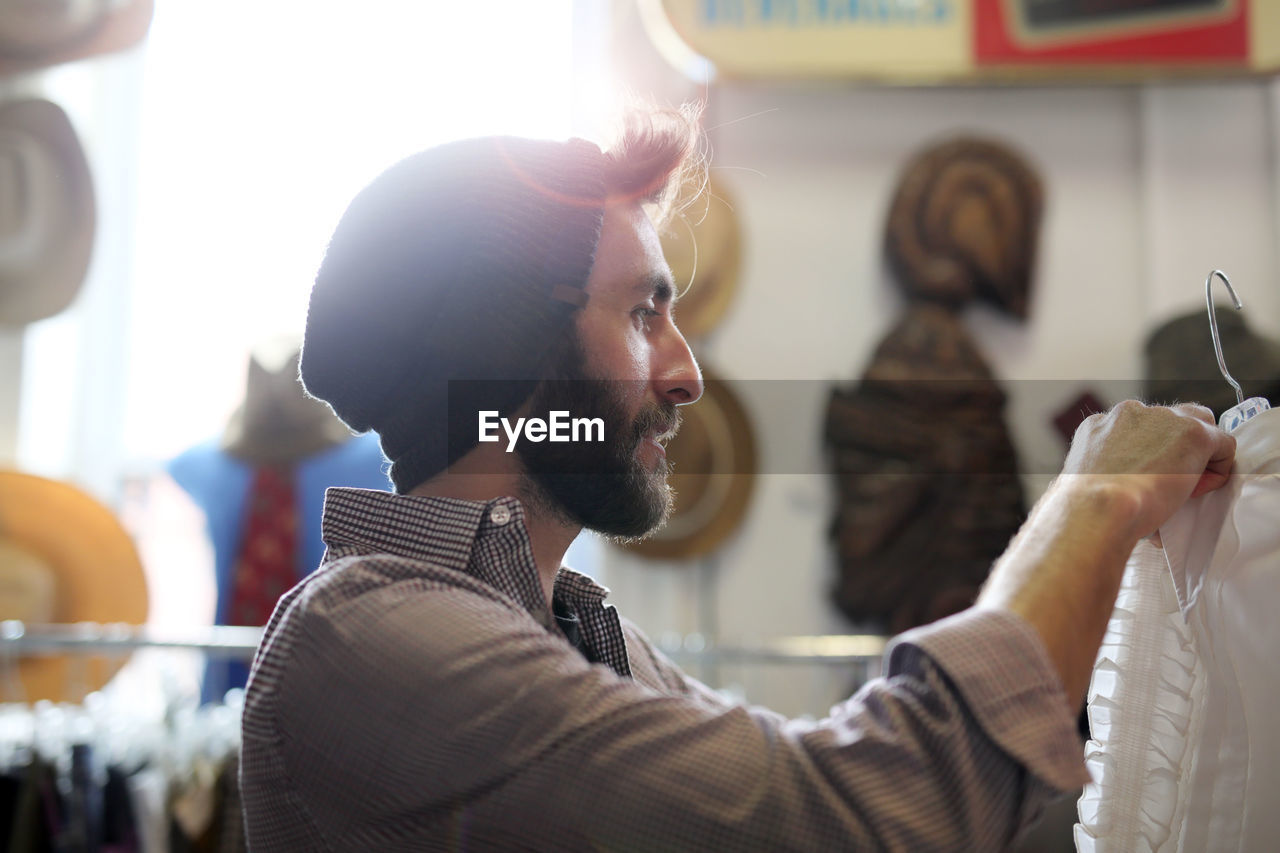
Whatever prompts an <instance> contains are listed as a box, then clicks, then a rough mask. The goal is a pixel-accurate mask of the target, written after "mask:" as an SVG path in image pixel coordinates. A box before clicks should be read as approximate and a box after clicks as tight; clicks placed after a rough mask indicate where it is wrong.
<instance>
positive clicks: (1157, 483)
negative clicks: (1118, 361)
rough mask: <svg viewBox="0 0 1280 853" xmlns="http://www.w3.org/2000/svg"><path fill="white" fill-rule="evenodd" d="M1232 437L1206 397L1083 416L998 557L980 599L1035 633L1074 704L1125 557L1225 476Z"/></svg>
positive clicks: (1081, 695) (1122, 407)
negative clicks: (1059, 463)
mask: <svg viewBox="0 0 1280 853" xmlns="http://www.w3.org/2000/svg"><path fill="white" fill-rule="evenodd" d="M1234 457H1235V439H1234V438H1232V437H1231V436H1230V435H1228V434H1227V433H1225V432H1223V431H1222V430H1220V429H1218V428H1217V427H1216V426H1214V420H1213V413H1212V412H1210V411H1209V410H1208V409H1206V408H1204V407H1203V406H1196V405H1191V404H1184V405H1179V406H1174V407H1172V408H1163V407H1148V406H1144V405H1142V404H1141V403H1137V402H1134V401H1127V402H1124V403H1121V404H1119V405H1118V406H1116V407H1115V408H1113V409H1112V410H1111V411H1109V412H1107V413H1106V414H1105V415H1093V416H1092V417H1090V418H1089V419H1087V420H1086V421H1085V422H1084V423H1083V424H1081V426H1080V429H1079V430H1077V431H1076V435H1075V438H1074V440H1073V441H1072V443H1071V451H1070V453H1069V454H1068V455H1067V461H1066V464H1065V465H1064V467H1063V472H1062V475H1061V476H1060V477H1058V479H1057V480H1055V481H1054V483H1053V485H1052V486H1051V487H1050V488H1049V490H1048V492H1046V493H1045V495H1044V497H1043V498H1041V500H1040V501H1039V502H1038V503H1037V504H1036V506H1035V508H1034V509H1033V510H1032V511H1031V515H1030V517H1029V518H1028V519H1027V521H1026V523H1025V524H1024V525H1023V527H1022V530H1021V531H1019V533H1018V535H1017V536H1016V537H1014V540H1013V542H1012V543H1011V544H1010V546H1009V548H1008V550H1006V551H1005V553H1004V555H1003V556H1002V557H1001V558H1000V560H999V561H998V562H997V563H996V566H995V568H994V569H993V570H992V573H991V577H990V579H989V580H988V582H987V585H986V586H985V588H984V589H983V591H982V594H981V595H980V596H979V598H978V603H977V606H978V607H979V608H993V609H1000V610H1007V611H1010V612H1013V613H1016V614H1018V615H1019V616H1021V617H1022V618H1023V619H1025V620H1026V621H1027V622H1028V623H1030V624H1031V626H1032V627H1033V628H1034V629H1035V630H1036V632H1037V633H1038V634H1039V635H1040V638H1041V640H1042V641H1043V642H1044V645H1045V648H1046V650H1047V651H1048V653H1049V657H1050V659H1051V660H1052V661H1053V664H1054V667H1055V668H1056V669H1057V671H1058V675H1059V676H1060V677H1061V679H1062V684H1063V687H1064V688H1065V689H1066V693H1067V699H1068V701H1070V702H1071V703H1072V707H1073V708H1078V707H1079V706H1080V704H1081V703H1082V702H1083V701H1084V695H1085V690H1086V689H1087V688H1088V685H1089V678H1090V675H1091V674H1092V672H1093V663H1094V659H1095V657H1096V656H1097V653H1098V646H1099V644H1100V643H1101V642H1102V635H1103V632H1104V631H1105V630H1106V627H1107V620H1108V619H1109V618H1110V616H1111V610H1112V608H1113V607H1114V606H1115V600H1116V593H1117V591H1118V590H1119V587H1120V577H1121V574H1122V573H1123V570H1124V565H1125V561H1126V560H1127V559H1128V557H1129V553H1130V552H1131V551H1132V550H1133V547H1134V545H1136V544H1137V543H1138V541H1139V540H1140V539H1142V538H1143V537H1145V536H1150V535H1152V534H1153V533H1155V532H1156V530H1157V529H1158V528H1159V526H1160V525H1161V524H1162V523H1164V521H1166V520H1167V519H1168V518H1169V517H1170V516H1171V515H1173V513H1174V512H1175V511H1177V509H1178V507H1180V506H1181V505H1182V504H1183V503H1184V502H1185V501H1186V500H1187V498H1189V497H1191V496H1193V495H1199V494H1203V493H1204V492H1207V491H1211V490H1213V489H1216V488H1218V487H1220V486H1221V485H1222V484H1223V483H1225V482H1226V480H1227V477H1228V476H1229V474H1230V471H1231V464H1232V461H1233V459H1234Z"/></svg>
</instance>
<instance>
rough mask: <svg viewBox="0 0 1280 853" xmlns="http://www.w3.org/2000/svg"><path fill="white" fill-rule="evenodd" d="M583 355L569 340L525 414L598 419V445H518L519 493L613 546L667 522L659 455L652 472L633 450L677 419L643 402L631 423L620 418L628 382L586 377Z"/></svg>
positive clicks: (667, 497) (666, 432)
mask: <svg viewBox="0 0 1280 853" xmlns="http://www.w3.org/2000/svg"><path fill="white" fill-rule="evenodd" d="M584 362H585V357H584V356H583V354H582V351H581V347H580V346H579V345H578V344H577V341H576V340H573V341H570V342H569V343H568V345H567V346H566V348H565V350H564V351H563V354H562V355H561V356H560V358H559V364H558V365H557V366H556V368H555V369H554V371H553V375H554V376H555V377H556V378H554V379H551V380H548V381H545V382H543V383H542V384H541V385H539V387H538V389H537V390H536V391H535V392H534V395H533V398H532V399H531V401H530V404H529V413H528V416H529V417H538V418H544V419H547V420H548V421H549V420H550V413H551V412H568V413H569V415H568V416H569V417H570V418H574V419H577V418H600V419H602V420H603V421H604V440H603V441H575V442H572V443H568V444H565V443H553V442H550V441H542V442H536V443H535V442H531V441H522V442H520V444H518V445H517V447H516V452H517V454H518V455H519V456H520V459H521V461H522V462H523V464H524V468H525V477H524V483H523V484H522V490H521V491H522V495H521V497H522V498H524V499H525V500H526V501H527V502H529V503H531V504H533V505H534V506H536V507H537V508H539V509H541V510H543V511H547V512H551V513H552V514H554V515H556V516H558V517H559V518H561V519H562V520H564V521H566V522H569V523H572V524H578V525H581V526H583V527H586V528H588V529H589V530H594V531H596V532H597V533H601V534H604V535H605V536H608V537H610V538H615V539H617V540H619V541H630V540H635V539H640V538H643V537H644V536H645V535H647V534H649V533H652V532H653V531H655V530H657V529H658V528H660V527H661V526H662V525H663V524H665V523H666V521H667V518H668V517H669V516H670V515H671V508H672V505H673V503H674V499H675V495H674V492H673V491H672V489H671V487H670V486H669V485H668V484H667V477H668V475H669V474H670V472H671V468H670V465H669V464H668V463H667V460H666V457H665V456H663V457H661V458H659V460H658V462H657V463H656V464H655V465H654V466H653V467H652V468H649V467H648V466H646V465H645V463H643V462H642V461H641V460H640V458H639V457H638V456H637V453H636V451H637V450H638V449H639V448H640V444H641V442H643V441H644V440H645V438H646V437H650V436H657V437H659V438H662V439H665V438H669V437H670V436H671V435H674V434H675V431H676V429H677V428H678V427H679V423H680V417H679V413H678V411H677V410H676V407H675V405H674V404H672V403H669V402H668V403H665V404H659V405H655V404H653V403H648V402H646V403H645V404H644V408H642V409H641V410H640V412H639V413H637V414H636V415H635V417H634V418H632V417H629V416H628V414H627V407H626V402H625V401H626V398H625V396H624V391H625V390H626V389H627V388H628V387H630V386H632V385H643V384H644V383H633V382H627V381H613V380H606V379H591V378H588V377H587V376H586V375H585V372H584Z"/></svg>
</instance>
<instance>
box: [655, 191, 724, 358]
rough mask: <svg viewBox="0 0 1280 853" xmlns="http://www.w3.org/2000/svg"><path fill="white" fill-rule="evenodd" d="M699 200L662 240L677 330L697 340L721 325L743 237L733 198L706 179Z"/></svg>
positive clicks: (672, 226) (673, 224)
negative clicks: (675, 293)
mask: <svg viewBox="0 0 1280 853" xmlns="http://www.w3.org/2000/svg"><path fill="white" fill-rule="evenodd" d="M700 199H701V200H700V201H699V202H698V203H696V204H695V205H693V206H692V207H691V208H690V209H689V210H687V211H685V213H684V215H683V217H681V218H680V219H678V220H677V221H676V222H674V223H672V225H671V230H670V231H669V233H666V234H664V235H663V236H662V254H663V255H664V256H665V257H666V260H667V264H668V265H669V266H670V267H671V276H672V278H673V279H674V280H675V282H676V286H677V287H678V288H680V289H681V295H680V303H679V306H680V307H679V313H678V317H679V323H680V331H681V332H682V333H683V334H684V336H685V337H687V338H700V337H702V336H703V335H705V334H707V333H708V332H710V331H711V330H712V329H713V328H715V327H716V325H717V324H719V322H720V320H721V319H722V318H723V317H724V314H725V312H726V311H728V310H729V306H730V305H731V304H732V303H733V297H734V296H735V294H736V293H737V290H738V272H739V268H740V267H741V264H742V233H741V229H740V228H739V226H738V216H737V214H736V213H735V212H734V206H733V205H734V202H733V196H731V195H730V194H729V192H728V190H726V189H725V188H724V187H723V186H722V185H721V184H719V183H718V182H716V181H714V180H710V179H708V184H707V189H706V191H705V192H704V193H703V194H702V195H701V196H700Z"/></svg>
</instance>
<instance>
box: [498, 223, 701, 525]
mask: <svg viewBox="0 0 1280 853" xmlns="http://www.w3.org/2000/svg"><path fill="white" fill-rule="evenodd" d="M586 293H587V297H588V301H587V304H586V306H585V307H584V308H583V310H582V312H581V314H580V315H579V316H578V321H577V329H576V331H577V335H576V337H575V338H574V339H572V340H571V341H569V342H568V343H567V345H566V346H565V347H564V348H563V350H562V354H561V357H560V359H559V364H558V365H556V367H555V369H554V371H553V380H552V381H550V382H547V383H544V384H543V385H542V386H541V387H540V388H539V389H538V392H537V393H536V394H535V395H534V398H533V400H532V401H531V403H530V407H529V408H530V410H531V411H530V414H531V415H533V416H536V417H543V418H545V417H547V416H548V414H549V413H550V412H552V411H566V412H568V413H569V414H570V416H571V417H573V418H579V417H586V418H597V417H598V418H601V419H602V420H603V421H604V425H605V426H604V441H602V442H586V441H583V442H573V443H568V444H552V443H550V442H541V443H533V442H522V443H521V444H520V445H518V452H519V454H520V457H521V460H522V461H523V463H524V466H525V470H526V472H527V474H528V478H529V485H530V487H531V488H527V489H526V492H529V493H530V495H529V496H530V497H531V498H532V499H534V500H542V501H543V502H545V503H549V504H550V505H551V506H550V508H551V509H553V510H555V511H558V512H560V513H562V514H563V515H564V516H566V517H567V519H568V520H570V521H572V522H574V523H578V524H581V525H583V526H584V527H587V528H590V529H592V530H596V531H598V532H600V533H604V534H607V535H613V536H618V537H623V538H634V537H640V536H643V535H645V534H646V533H649V532H651V531H653V530H655V529H657V528H658V527H659V526H661V525H662V523H663V522H665V521H666V519H667V517H668V515H669V514H670V512H671V506H672V500H673V495H672V492H671V488H670V487H669V486H668V485H667V476H668V474H669V473H670V466H669V465H668V463H667V455H666V450H665V449H664V447H663V444H664V442H665V441H666V440H667V439H669V438H670V437H671V436H672V435H674V434H675V430H676V428H677V426H678V424H679V417H678V415H677V411H676V407H677V406H681V405H686V404H688V403H692V402H694V401H696V400H697V399H698V398H699V397H700V396H702V376H701V373H700V372H699V370H698V365H697V362H696V361H694V358H693V354H692V353H691V352H690V351H689V346H688V344H687V343H686V342H685V340H684V337H683V336H682V335H681V334H680V332H679V330H678V329H677V328H676V326H675V323H674V321H673V318H672V307H673V303H674V291H673V286H672V282H671V272H670V270H669V269H668V267H667V264H666V261H665V260H664V259H663V257H662V247H661V244H660V242H659V240H658V235H657V233H656V232H655V231H654V228H653V225H652V224H651V223H650V221H649V218H648V216H646V215H645V213H644V211H643V210H642V209H641V208H640V206H639V205H638V204H630V205H625V206H622V205H620V206H616V207H609V208H607V209H606V212H605V217H604V227H603V229H602V231H601V235H600V243H599V246H598V247H597V249H596V259H595V263H594V265H593V266H592V268H591V276H590V278H589V279H588V280H587V287H586Z"/></svg>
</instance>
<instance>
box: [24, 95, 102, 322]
mask: <svg viewBox="0 0 1280 853" xmlns="http://www.w3.org/2000/svg"><path fill="white" fill-rule="evenodd" d="M95 225H96V216H95V208H94V197H93V179H92V177H91V176H90V174H89V164H88V163H87V162H86V161H85V157H84V151H83V150H82V149H81V147H80V142H79V140H78V138H77V137H76V132H75V129H74V128H73V127H72V126H71V122H70V121H69V120H68V119H67V115H66V113H64V112H63V111H62V109H61V108H60V107H58V106H57V105H56V104H52V103H50V102H48V101H42V100H24V101H12V102H10V103H5V104H0V325H23V324H26V323H32V322H35V321H36V320H43V319H44V318H45V317H50V316H52V315H54V314H57V313H58V312H59V311H61V310H62V309H64V308H66V307H67V306H68V305H70V304H71V301H72V300H73V299H75V296H76V293H77V292H79V290H80V285H81V284H82V283H83V282H84V276H85V272H86V270H87V269H88V267H89V256H90V254H91V252H92V250H93V235H94V228H95Z"/></svg>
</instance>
